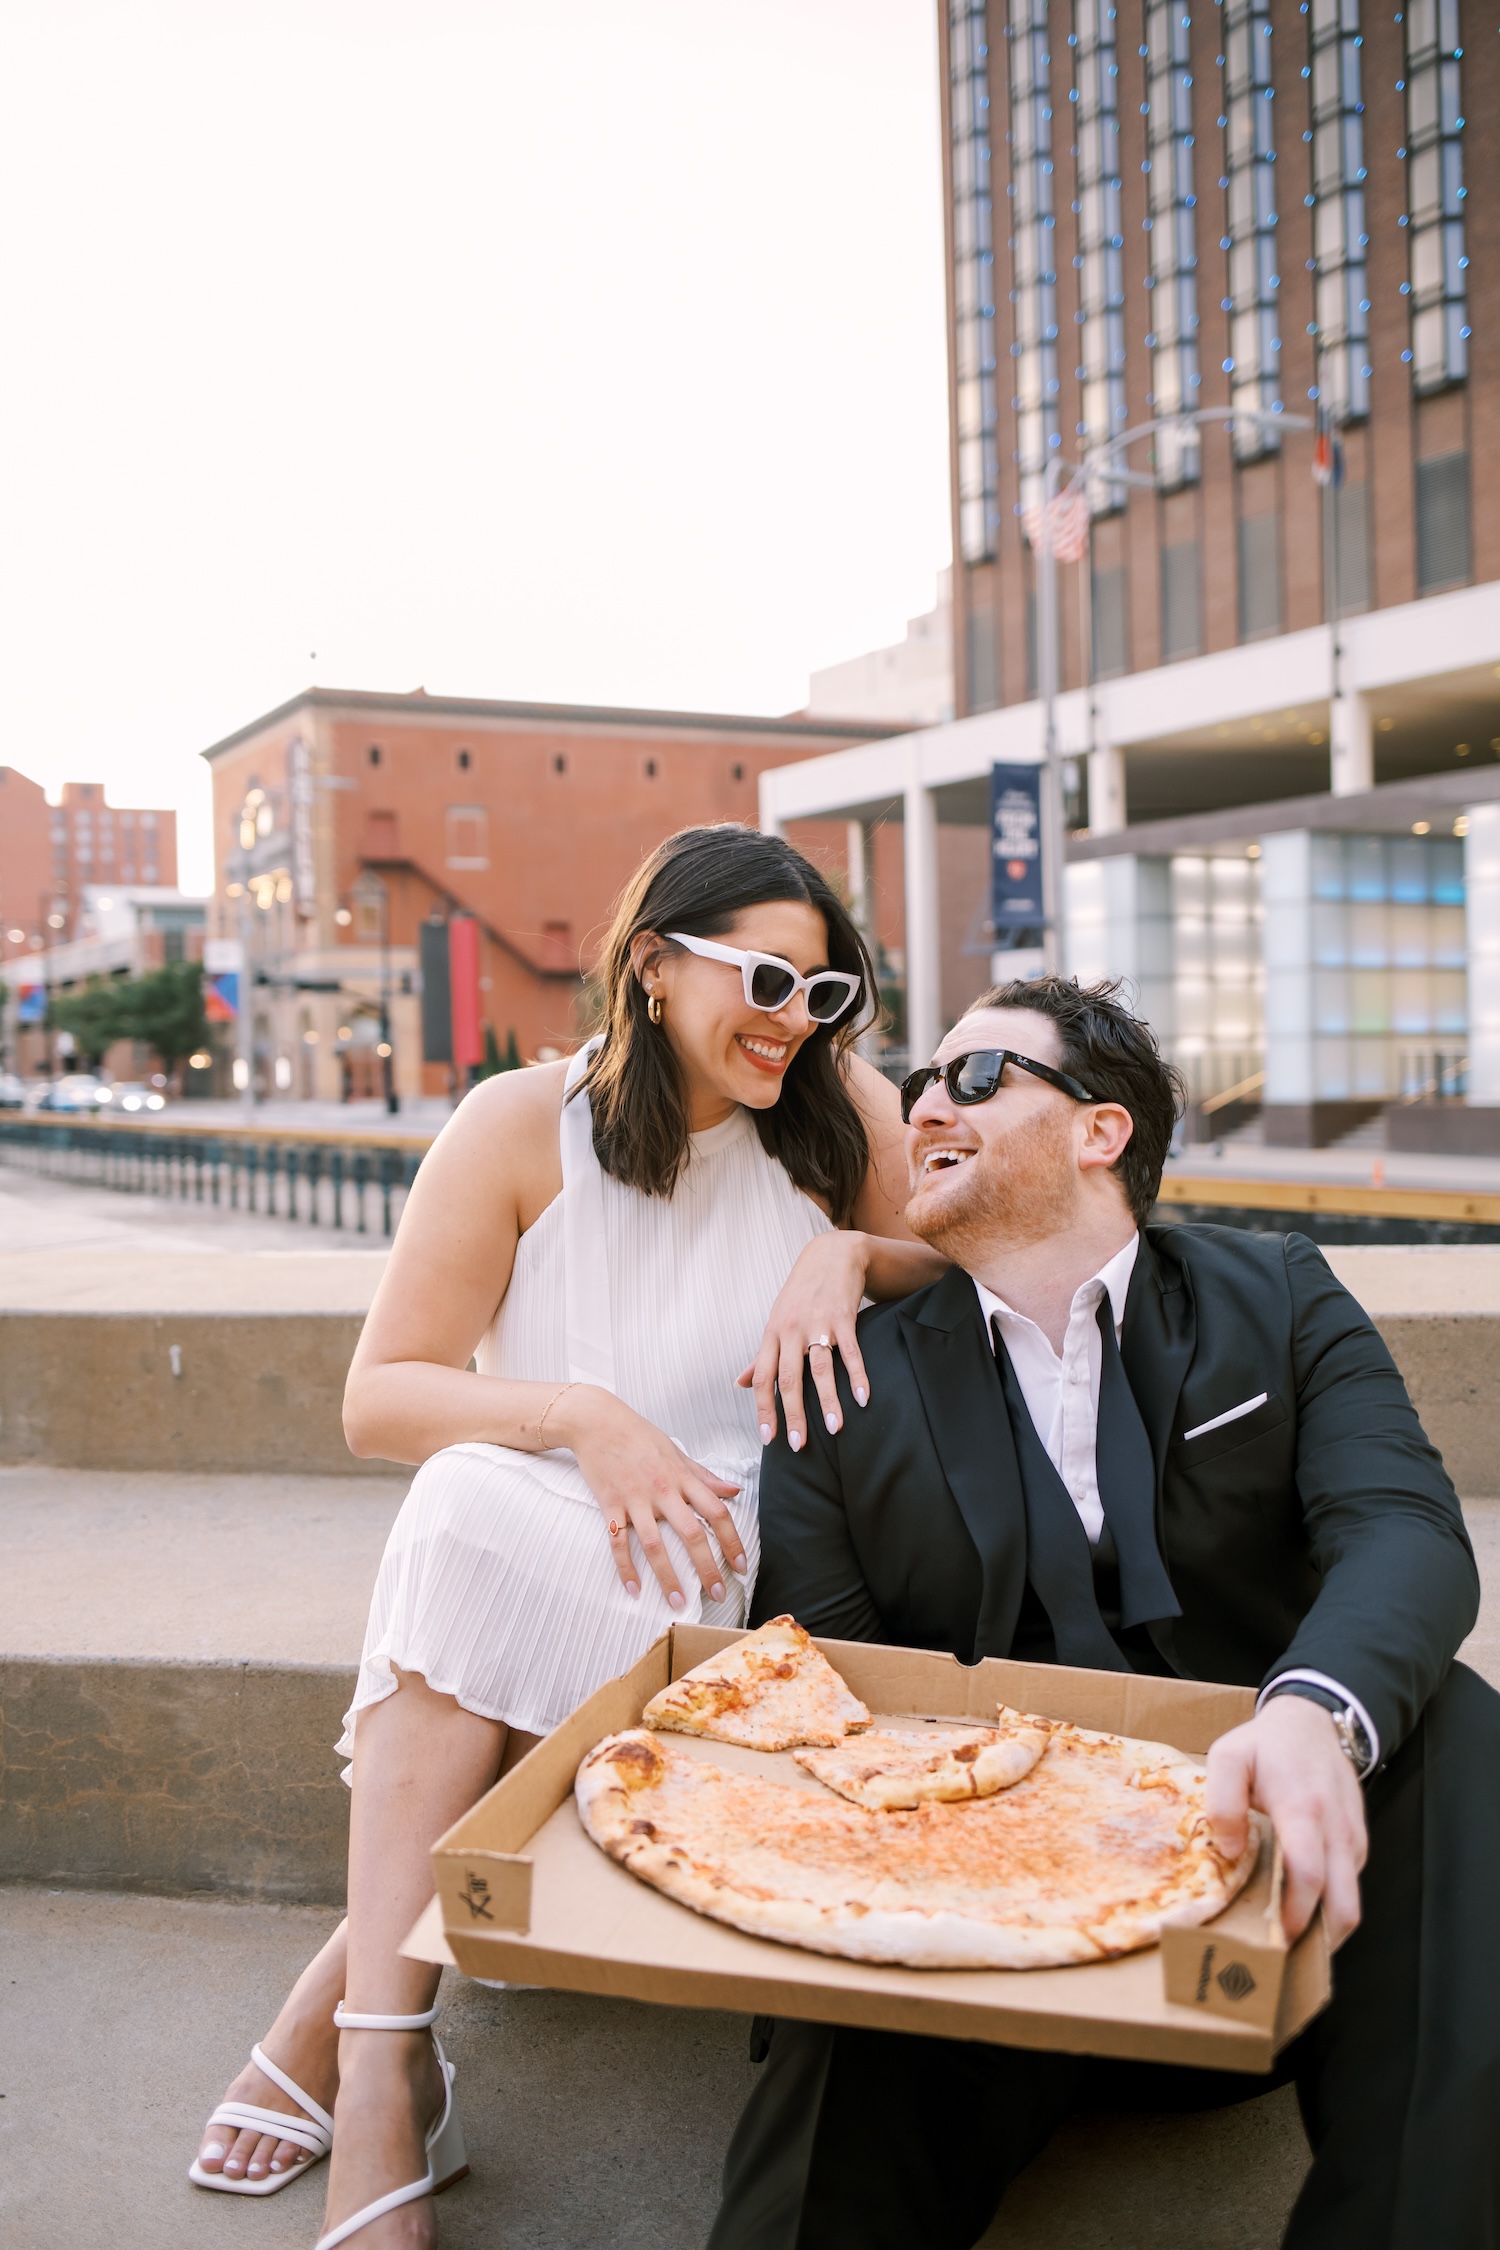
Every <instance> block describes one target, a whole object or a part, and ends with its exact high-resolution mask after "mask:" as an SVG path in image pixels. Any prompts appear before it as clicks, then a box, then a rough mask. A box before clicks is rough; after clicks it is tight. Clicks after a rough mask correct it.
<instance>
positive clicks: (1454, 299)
mask: <svg viewBox="0 0 1500 2250" xmlns="http://www.w3.org/2000/svg"><path fill="white" fill-rule="evenodd" d="M1405 17H1406V181H1407V207H1408V220H1407V231H1408V235H1409V238H1410V250H1409V255H1410V258H1411V279H1410V282H1409V284H1408V288H1409V293H1410V297H1411V352H1410V357H1411V362H1412V380H1413V382H1414V383H1415V385H1416V388H1417V389H1418V390H1419V391H1435V390H1441V389H1442V387H1443V385H1444V384H1445V383H1456V382H1459V381H1460V380H1461V379H1462V378H1463V377H1464V376H1465V375H1467V373H1468V371H1469V311H1468V279H1467V276H1468V268H1469V260H1468V257H1467V254H1466V253H1465V250H1464V219H1463V209H1464V199H1465V195H1466V192H1467V191H1466V189H1465V187H1464V153H1463V139H1462V135H1463V129H1464V115H1463V87H1462V83H1461V78H1460V68H1461V58H1462V56H1463V47H1462V45H1461V43H1460V32H1459V23H1458V0H1409V4H1408V6H1407V7H1406V10H1405Z"/></svg>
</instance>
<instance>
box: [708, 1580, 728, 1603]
mask: <svg viewBox="0 0 1500 2250" xmlns="http://www.w3.org/2000/svg"><path fill="white" fill-rule="evenodd" d="M708 1598H709V1600H710V1601H711V1602H721V1601H722V1600H723V1599H724V1589H723V1587H722V1586H721V1585H720V1583H719V1581H718V1579H717V1578H716V1579H715V1580H714V1582H713V1584H712V1585H711V1586H710V1587H709V1589H708Z"/></svg>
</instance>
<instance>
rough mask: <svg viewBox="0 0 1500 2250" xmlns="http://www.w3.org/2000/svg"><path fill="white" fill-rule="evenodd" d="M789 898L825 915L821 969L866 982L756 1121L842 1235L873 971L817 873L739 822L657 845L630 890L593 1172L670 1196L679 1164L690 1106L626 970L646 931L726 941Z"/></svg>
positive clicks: (856, 1163)
mask: <svg viewBox="0 0 1500 2250" xmlns="http://www.w3.org/2000/svg"><path fill="white" fill-rule="evenodd" d="M780 899H795V900H796V901H798V903H799V904H802V905H805V906H810V907H812V908H813V910H814V912H815V913H818V914H821V915H822V917H823V921H824V924H825V925H826V927H827V931H828V966H829V967H830V968H831V969H844V970H848V971H850V972H852V973H853V974H854V975H856V976H860V977H862V978H863V979H864V990H863V994H862V996H861V998H860V1000H859V1001H858V1002H856V1004H855V1006H854V1007H852V1008H851V1009H850V1010H849V1012H848V1014H847V1015H846V1016H842V1017H840V1019H839V1021H838V1022H837V1023H836V1024H820V1025H818V1026H817V1027H816V1028H815V1029H814V1030H813V1032H812V1033H811V1035H810V1036H809V1037H808V1038H807V1039H806V1040H804V1041H803V1043H802V1045H801V1047H800V1048H799V1049H798V1051H797V1053H796V1055H795V1056H794V1058H793V1060H792V1062H791V1063H790V1065H789V1066H788V1068H787V1071H786V1075H785V1077H784V1078H783V1079H782V1083H781V1096H780V1099H779V1100H778V1101H776V1102H775V1103H773V1104H772V1106H771V1107H770V1108H769V1109H757V1110H752V1111H751V1113H750V1114H751V1116H752V1117H753V1118H754V1119H755V1128H756V1131H757V1132H758V1133H759V1134H760V1138H761V1145H762V1147H763V1148H764V1149H765V1150H766V1152H767V1153H768V1154H769V1155H771V1156H774V1157H777V1158H778V1159H779V1160H780V1162H781V1163H782V1165H783V1166H784V1167H785V1169H786V1172H787V1175H788V1177H789V1178H790V1179H791V1180H792V1182H793V1183H794V1185H796V1186H797V1187H799V1188H801V1189H802V1190H803V1191H804V1193H806V1194H808V1195H814V1196H818V1197H819V1198H821V1200H822V1201H823V1202H825V1203H826V1204H827V1206H828V1208H829V1210H830V1211H831V1213H832V1215H833V1220H834V1224H835V1225H836V1226H844V1225H847V1223H848V1221H849V1218H850V1216H851V1214H852V1212H853V1209H854V1203H855V1198H856V1197H857V1196H858V1194H859V1191H860V1188H861V1186H862V1185H863V1182H864V1177H865V1172H866V1169H867V1167H868V1164H869V1143H868V1141H867V1139H866V1137H865V1128H864V1124H863V1121H862V1120H861V1118H860V1114H859V1111H858V1110H857V1109H856V1108H855V1106H854V1102H853V1100H852V1098H851V1096H850V1093H849V1089H848V1085H847V1083H846V1080H845V1071H844V1059H845V1057H846V1056H847V1054H848V1051H849V1049H850V1047H851V1046H852V1045H853V1043H854V1041H855V1040H856V1039H857V1038H858V1036H859V1034H860V1032H861V1031H862V1030H863V1029H864V1027H865V1026H866V1025H867V1024H868V1023H869V1022H870V1021H871V1020H872V1018H873V1016H874V1013H875V1008H876V999H875V970H874V966H873V964H872V963H871V960H870V956H869V953H868V951H867V949H866V947H865V942H864V939H863V938H862V937H861V936H860V934H859V931H858V930H857V929H856V928H855V926H854V923H853V922H852V921H851V920H850V917H849V914H848V912H847V910H846V908H845V907H844V906H843V905H841V903H840V901H839V899H838V897H837V894H836V893H835V892H834V891H833V889H832V888H831V886H830V885H829V883H828V882H827V880H826V879H825V877H823V876H822V875H820V874H819V872H818V870H817V868H816V867H814V866H813V864H812V862H811V861H810V860H806V859H804V858H803V856H802V854H801V853H800V852H799V851H794V850H793V849H792V847H791V845H790V844H788V843H786V842H784V841H783V840H782V838H781V837H779V836H763V835H761V834H760V833H759V831H758V830H756V829H754V828H745V827H742V826H741V825H740V823H739V822H738V821H725V822H723V823H722V824H720V825H718V826H715V827H712V828H684V829H681V830H679V832H678V834H677V835H675V836H669V837H668V838H667V840H666V842H665V843H664V844H659V845H658V846H657V848H656V850H655V851H654V852H653V853H652V854H651V856H650V858H649V859H648V860H646V861H645V862H644V864H643V865H642V867H641V868H640V870H639V871H638V873H637V874H636V876H635V878H634V880H633V881H632V882H631V883H630V884H629V885H628V886H627V888H626V890H625V892H624V894H623V895H622V897H621V899H620V903H619V905H618V907H617V908H616V910H615V917H614V921H613V923H612V924H611V926H610V931H609V935H608V937H607V938H606V939H605V941H604V951H603V954H602V956H601V958H600V962H599V968H598V972H597V974H598V978H599V982H600V983H601V985H602V986H603V995H604V1010H605V1016H604V1045H603V1047H602V1048H601V1049H600V1051H599V1053H598V1054H597V1055H596V1056H595V1058H594V1061H593V1063H592V1064H591V1066H590V1068H589V1072H588V1076H587V1079H586V1081H585V1084H586V1085H587V1088H588V1096H589V1103H590V1106H591V1108H592V1110H593V1114H594V1148H595V1150H596V1152H597V1154H598V1158H599V1162H600V1163H601V1164H602V1165H603V1167H604V1169H605V1171H606V1172H608V1173H610V1174H611V1175H612V1176H613V1177H614V1178H615V1179H617V1180H623V1181H624V1182H625V1184H626V1186H627V1187H637V1188H641V1189H643V1190H644V1192H645V1193H646V1194H647V1195H670V1194H671V1193H672V1190H673V1188H674V1187H675V1186H676V1185H677V1181H678V1179H679V1177H680V1175H681V1172H682V1168H683V1166H684V1164H685V1163H686V1162H687V1155H688V1131H689V1126H688V1106H687V1090H686V1087H685V1086H684V1084H683V1077H682V1071H681V1068H680V1067H679V1064H678V1061H677V1057H676V1055H675V1054H674V1052H673V1049H672V1045H671V1042H670V1041H669V1040H668V1039H666V1038H664V1037H663V1035H662V1033H661V1031H659V1030H658V1029H657V1027H656V1026H655V1025H654V1024H653V1023H652V1022H651V1020H650V1018H649V1016H648V1015H647V1013H646V995H645V991H644V989H643V987H642V984H641V980H640V978H639V976H638V975H637V974H636V971H635V967H634V964H633V962H632V960H631V947H632V944H633V943H634V941H635V939H636V938H637V937H639V935H640V934H641V932H642V931H645V930H650V931H654V932H655V933H656V934H657V936H658V937H659V938H661V939H662V941H663V943H662V947H661V950H662V952H663V953H680V952H681V951H682V948H681V947H680V946H672V945H668V944H666V942H665V939H666V933H667V932H668V931H669V930H681V931H682V932H683V934H684V936H686V937H704V938H712V937H721V936H722V935H723V934H724V932H725V931H726V930H728V929H729V927H730V925H731V924H732V923H733V921H734V918H735V916H736V915H737V914H740V913H742V912H743V911H744V909H745V908H746V907H748V906H765V905H767V904H769V903H771V902H772V901H775V900H780Z"/></svg>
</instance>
